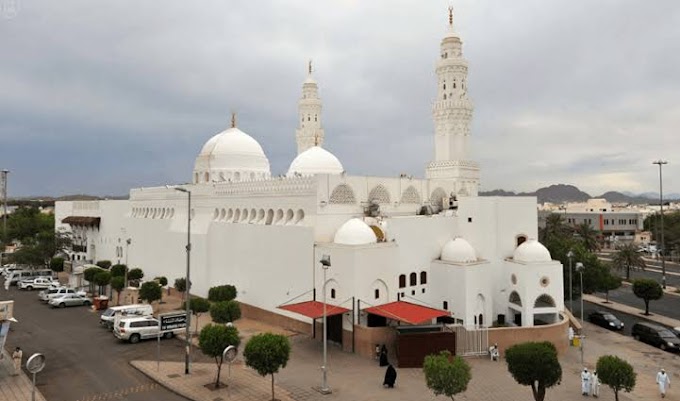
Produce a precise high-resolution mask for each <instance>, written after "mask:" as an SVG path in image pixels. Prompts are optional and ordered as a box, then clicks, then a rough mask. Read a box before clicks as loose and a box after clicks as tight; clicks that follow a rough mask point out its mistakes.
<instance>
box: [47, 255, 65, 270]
mask: <svg viewBox="0 0 680 401" xmlns="http://www.w3.org/2000/svg"><path fill="white" fill-rule="evenodd" d="M50 269H52V271H54V272H63V271H64V258H60V257H56V258H52V259H51V260H50Z"/></svg>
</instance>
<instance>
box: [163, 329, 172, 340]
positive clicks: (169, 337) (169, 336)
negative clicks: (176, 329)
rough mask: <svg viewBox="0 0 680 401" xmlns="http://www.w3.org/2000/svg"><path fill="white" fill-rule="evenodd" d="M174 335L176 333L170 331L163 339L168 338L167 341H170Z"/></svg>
mask: <svg viewBox="0 0 680 401" xmlns="http://www.w3.org/2000/svg"><path fill="white" fill-rule="evenodd" d="M174 335H175V333H173V332H172V331H168V332H167V333H165V334H163V338H166V339H168V340H169V339H171V338H172V337H173V336H174Z"/></svg>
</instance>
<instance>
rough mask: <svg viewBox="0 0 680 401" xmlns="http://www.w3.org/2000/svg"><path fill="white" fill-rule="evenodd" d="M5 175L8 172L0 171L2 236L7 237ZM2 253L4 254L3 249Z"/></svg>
mask: <svg viewBox="0 0 680 401" xmlns="http://www.w3.org/2000/svg"><path fill="white" fill-rule="evenodd" d="M7 174H9V170H2V206H3V213H2V235H3V237H4V236H6V235H7ZM2 252H5V250H4V249H3V250H2Z"/></svg>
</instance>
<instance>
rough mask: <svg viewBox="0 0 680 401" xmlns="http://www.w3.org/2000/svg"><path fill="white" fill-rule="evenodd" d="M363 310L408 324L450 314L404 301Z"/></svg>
mask: <svg viewBox="0 0 680 401" xmlns="http://www.w3.org/2000/svg"><path fill="white" fill-rule="evenodd" d="M364 311H366V312H368V313H372V314H374V315H380V316H383V317H386V318H388V319H392V320H399V321H401V322H404V323H409V324H420V323H425V322H428V321H430V320H432V319H435V318H438V317H441V316H450V315H451V314H450V313H449V312H448V311H444V310H439V309H434V308H429V307H427V306H421V305H416V304H412V303H410V302H404V301H396V302H390V303H389V304H384V305H378V306H372V307H370V308H366V309H364Z"/></svg>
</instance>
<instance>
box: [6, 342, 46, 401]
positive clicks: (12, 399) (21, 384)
mask: <svg viewBox="0 0 680 401" xmlns="http://www.w3.org/2000/svg"><path fill="white" fill-rule="evenodd" d="M0 352H2V355H3V359H2V360H0V400H2V401H28V400H30V399H31V389H32V383H31V380H30V379H29V378H28V377H27V376H26V373H25V372H23V371H22V372H21V374H20V375H18V376H12V374H13V373H14V366H13V361H12V356H11V355H10V354H9V353H7V351H5V350H4V349H2V350H0ZM23 363H26V357H25V355H24V360H23ZM35 399H36V400H37V401H45V398H43V396H42V394H40V391H39V390H38V389H36V390H35Z"/></svg>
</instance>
